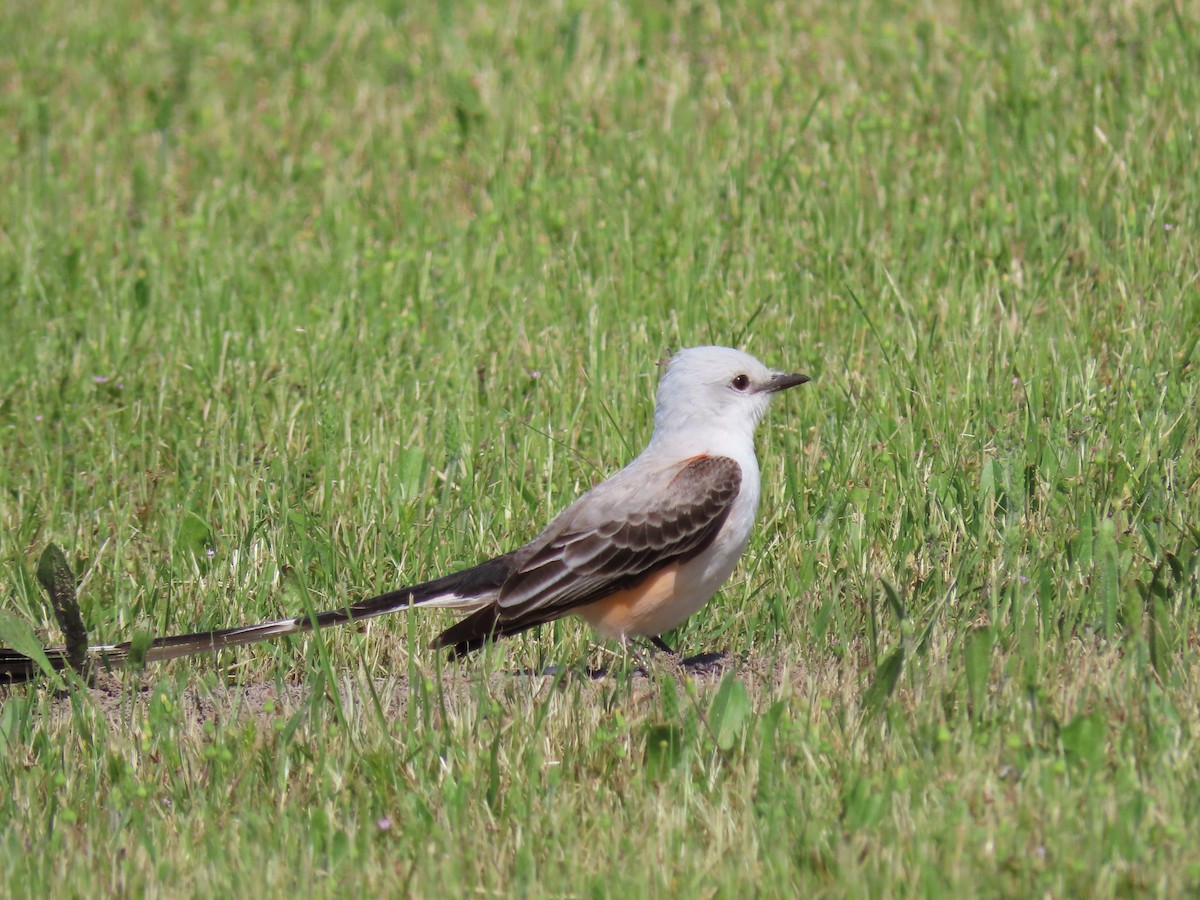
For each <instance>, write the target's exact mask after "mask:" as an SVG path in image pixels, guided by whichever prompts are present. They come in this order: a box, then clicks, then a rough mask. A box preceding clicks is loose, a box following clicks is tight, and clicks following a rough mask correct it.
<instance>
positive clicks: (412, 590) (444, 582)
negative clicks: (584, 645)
mask: <svg viewBox="0 0 1200 900" xmlns="http://www.w3.org/2000/svg"><path fill="white" fill-rule="evenodd" d="M509 571H510V567H509V564H508V556H507V555H506V556H500V557H497V558H496V559H492V560H489V561H488V562H485V563H481V564H480V565H478V566H474V567H472V568H470V569H464V570H463V571H461V572H456V573H454V574H453V575H447V576H445V577H444V578H438V579H435V580H434V581H426V582H424V583H422V584H417V585H412V586H411V587H405V588H400V589H399V590H395V591H389V592H388V593H386V594H380V595H379V596H378V597H371V598H370V599H367V600H360V601H359V602H358V603H354V604H351V605H349V606H345V607H342V608H341V609H332V610H329V611H327V612H322V613H317V614H315V615H313V616H295V617H293V618H290V619H276V620H275V621H273V622H260V623H258V624H257V625H241V626H238V627H235V628H221V629H218V630H216V631H198V632H195V633H193V634H177V635H172V636H170V637H162V638H155V639H154V640H152V641H150V643H149V645H147V646H146V649H145V653H144V655H143V654H142V653H141V652H140V651H139V652H138V653H137V654H136V655H137V656H138V657H140V658H141V659H142V660H143V661H144V662H148V663H150V662H163V661H165V660H168V659H178V658H179V657H181V656H194V655H196V654H200V653H214V652H216V651H217V650H223V649H225V648H227V647H241V646H244V645H246V644H255V643H258V642H259V641H266V640H270V639H271V638H274V637H280V636H281V635H285V634H304V633H306V632H309V631H312V630H313V629H315V628H329V627H331V626H333V625H342V624H345V623H347V622H362V621H365V620H367V619H374V618H376V617H378V616H386V615H388V614H389V613H395V612H400V611H402V610H406V609H409V608H410V607H413V606H431V607H444V608H448V609H457V610H463V611H466V612H473V611H476V610H479V609H481V608H483V607H484V606H486V605H487V604H488V603H490V602H491V600H492V598H493V597H494V596H495V593H496V592H497V591H498V590H499V588H500V585H501V584H503V583H504V579H505V578H506V577H508V573H509ZM434 645H435V646H443V644H441V643H440V642H439V641H435V642H434ZM45 654H46V658H47V659H48V660H49V661H50V665H51V666H53V668H54V669H55V671H62V670H63V669H65V668H67V665H68V663H67V651H66V650H65V649H64V648H61V647H50V648H47V649H46V650H45ZM134 656H135V651H134V642H133V641H123V642H121V643H119V644H96V645H93V646H90V647H88V649H87V659H88V663H89V665H90V666H92V667H93V668H94V667H99V668H101V669H105V668H109V669H116V668H121V667H122V666H125V665H128V664H129V663H130V662H131V661H132V659H133V658H134ZM41 674H42V669H41V666H39V664H38V662H37V661H36V660H34V659H32V658H31V657H28V656H25V655H23V654H21V653H17V652H16V651H14V650H4V649H0V684H15V683H19V682H23V681H30V680H32V679H34V678H36V677H38V676H39V675H41Z"/></svg>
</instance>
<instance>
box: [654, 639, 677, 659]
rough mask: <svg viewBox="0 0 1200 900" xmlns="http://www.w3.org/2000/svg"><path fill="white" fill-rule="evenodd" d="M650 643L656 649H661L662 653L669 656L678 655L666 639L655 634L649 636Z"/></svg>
mask: <svg viewBox="0 0 1200 900" xmlns="http://www.w3.org/2000/svg"><path fill="white" fill-rule="evenodd" d="M650 643H651V644H652V645H653V646H654V648H655V649H656V650H661V651H662V652H663V653H666V654H668V655H669V656H678V655H679V654H678V653H676V652H675V651H674V650H672V649H671V646H670V645H669V644H668V643H667V642H666V641H664V640H663V639H662V638H660V637H659V636H658V635H657V634H656V635H655V636H654V637H652V638H650Z"/></svg>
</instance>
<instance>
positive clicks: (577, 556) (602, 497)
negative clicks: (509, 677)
mask: <svg viewBox="0 0 1200 900" xmlns="http://www.w3.org/2000/svg"><path fill="white" fill-rule="evenodd" d="M741 484H742V469H741V466H739V465H738V464H737V463H736V462H735V461H734V460H732V459H729V458H728V457H724V456H698V457H695V458H693V459H691V460H688V461H686V462H684V463H681V464H680V465H679V466H678V467H671V468H667V469H664V470H662V471H661V472H660V473H659V474H658V476H657V478H655V477H651V478H648V479H647V478H645V477H639V478H637V479H636V481H634V480H633V479H630V480H629V481H628V482H618V481H617V480H616V479H614V480H613V482H611V483H609V484H605V485H601V488H604V490H601V489H600V488H597V489H596V490H594V491H592V492H591V493H590V494H587V495H585V496H584V497H581V498H580V499H579V500H578V501H577V502H576V503H575V504H573V505H572V506H571V507H569V508H568V509H567V510H565V511H564V512H563V513H562V515H560V516H559V517H558V518H557V519H556V520H555V521H554V522H553V523H551V525H550V526H549V527H548V528H547V529H546V531H545V532H544V533H543V534H542V535H541V536H539V537H538V538H537V539H536V540H535V541H534V542H533V543H532V544H530V545H528V547H527V548H525V549H526V551H527V553H518V554H517V556H518V560H519V561H518V563H517V565H516V566H515V567H514V569H513V571H512V573H511V574H510V575H509V577H508V578H507V579H506V580H505V581H504V584H503V585H502V586H501V588H500V594H499V597H498V599H497V612H498V616H497V619H498V623H499V625H500V628H501V630H502V631H504V632H508V631H513V630H521V629H522V628H524V627H529V626H530V625H533V624H539V623H542V622H548V621H550V620H551V619H557V618H558V617H559V616H561V615H563V614H564V613H566V612H567V611H568V610H570V609H572V608H573V607H576V606H582V605H584V604H586V603H591V602H593V601H595V600H600V599H602V598H604V597H607V596H608V595H609V594H612V593H614V592H616V591H619V590H622V589H624V588H627V587H630V586H632V585H634V584H637V583H638V582H639V581H641V580H642V579H644V578H646V577H647V576H648V575H650V574H652V573H653V572H654V571H656V570H657V569H660V568H662V567H664V566H667V565H670V564H672V563H675V562H682V561H684V560H687V559H690V558H691V557H693V556H695V555H696V554H698V553H700V552H701V551H703V550H704V549H705V548H707V547H708V545H709V544H710V543H712V540H713V538H714V537H716V534H717V532H718V531H720V529H721V525H722V524H724V522H725V519H726V518H727V517H728V515H729V510H730V508H731V507H732V505H733V501H734V500H735V499H736V498H737V495H738V491H739V490H740V488H741Z"/></svg>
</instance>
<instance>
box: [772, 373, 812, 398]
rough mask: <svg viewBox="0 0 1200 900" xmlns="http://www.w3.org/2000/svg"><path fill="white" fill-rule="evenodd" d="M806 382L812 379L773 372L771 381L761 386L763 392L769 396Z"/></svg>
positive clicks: (805, 376)
mask: <svg viewBox="0 0 1200 900" xmlns="http://www.w3.org/2000/svg"><path fill="white" fill-rule="evenodd" d="M808 381H812V379H811V378H809V377H808V376H807V375H788V374H787V373H786V372H775V373H774V374H773V375H772V376H771V380H770V381H768V382H767V383H766V385H764V386H763V390H764V391H766V392H767V393H769V394H778V393H779V392H780V391H786V390H787V389H788V388H793V387H795V386H796V385H798V384H804V383H805V382H808Z"/></svg>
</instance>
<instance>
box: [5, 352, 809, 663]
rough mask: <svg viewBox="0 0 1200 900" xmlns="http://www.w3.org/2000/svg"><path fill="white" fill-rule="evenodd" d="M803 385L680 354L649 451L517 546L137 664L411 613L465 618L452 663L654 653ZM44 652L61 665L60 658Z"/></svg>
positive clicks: (693, 599) (749, 494) (126, 648)
mask: <svg viewBox="0 0 1200 900" xmlns="http://www.w3.org/2000/svg"><path fill="white" fill-rule="evenodd" d="M808 380H809V378H808V376H807V375H789V374H787V373H784V372H776V371H774V370H772V369H768V368H767V367H766V366H764V365H763V364H762V363H761V362H759V361H758V360H757V359H755V358H754V357H752V356H749V355H747V354H745V353H741V352H739V351H737V350H731V349H729V348H727V347H695V348H692V349H690V350H681V351H680V352H678V353H676V354H675V355H674V356H672V357H671V359H670V360H669V361H668V363H667V368H666V372H665V373H664V374H663V377H662V380H661V381H660V383H659V386H658V405H657V407H656V408H655V411H654V433H653V434H652V435H651V437H650V443H649V444H648V445H647V446H646V449H645V450H643V451H642V453H641V455H640V456H638V457H637V459H635V460H634V461H633V462H631V463H630V464H629V465H627V466H626V467H625V468H624V469H622V470H621V471H620V472H618V473H617V474H615V475H614V476H612V478H609V479H608V480H607V481H603V482H601V483H600V484H598V485H597V486H596V487H594V488H592V490H590V491H588V492H587V493H586V494H584V495H583V496H582V497H580V498H579V499H578V500H576V501H575V502H574V503H572V504H571V505H570V506H568V507H567V508H566V509H565V510H563V512H561V513H559V515H557V516H556V517H555V518H554V519H553V520H552V521H551V522H550V524H549V525H547V526H546V528H545V529H544V530H543V531H542V533H541V534H539V535H538V536H537V537H535V538H534V539H533V540H532V541H530V542H529V543H527V544H525V545H524V546H523V547H520V548H518V549H516V550H513V551H512V552H510V553H505V554H504V555H503V556H497V557H496V558H495V559H491V560H488V561H487V562H484V563H480V564H479V565H477V566H474V567H472V568H470V569H464V570H463V571H461V572H455V573H454V574H452V575H446V576H444V577H442V578H437V579H435V580H433V581H426V582H424V583H422V584H417V585H412V586H411V587H405V588H400V589H399V590H395V591H391V592H389V593H387V594H382V595H380V596H378V597H373V598H371V599H369V600H361V601H359V602H358V603H354V604H351V605H349V606H347V607H344V608H342V609H336V610H331V611H329V612H324V613H319V614H317V615H314V616H312V617H308V616H299V617H296V618H291V619H281V620H279V621H275V622H264V623H262V624H260V625H247V626H243V627H240V628H226V629H223V630H220V631H208V632H201V633H198V634H187V635H178V636H175V637H167V638H159V639H157V640H155V641H153V642H152V643H151V644H150V647H149V650H148V651H147V652H146V655H145V659H146V660H147V661H155V660H163V659H173V658H175V657H178V656H187V655H189V654H193V653H203V652H208V651H213V650H218V649H220V648H223V647H234V646H239V645H242V644H250V643H254V642H256V641H261V640H266V639H268V638H271V637H275V636H277V635H284V634H296V633H299V632H305V631H310V630H312V629H313V628H314V627H316V628H325V627H328V626H330V625H336V624H339V623H342V622H350V621H355V622H357V621H361V620H363V619H370V618H374V617H375V616H382V615H386V614H388V613H393V612H398V611H400V610H405V609H408V608H409V607H411V606H428V607H442V608H446V609H454V610H460V611H462V612H465V613H467V614H468V615H467V616H466V617H465V618H463V619H462V620H460V621H459V622H457V623H456V624H454V625H452V626H451V627H449V628H447V629H446V630H445V631H443V632H442V633H441V634H440V635H438V637H437V638H436V639H435V640H434V642H433V646H435V647H448V648H450V649H451V651H452V653H453V654H454V655H461V654H465V653H470V652H472V651H474V650H478V649H479V648H480V647H482V646H483V645H484V644H485V643H487V642H488V641H491V640H495V639H496V638H500V637H506V636H508V635H512V634H517V633H519V632H522V631H525V630H526V629H529V628H533V627H534V626H536V625H541V624H543V623H546V622H550V621H553V620H554V619H558V618H561V617H563V616H565V615H568V614H575V615H579V616H581V617H582V618H583V619H584V620H585V621H587V622H588V623H589V624H590V625H591V626H592V627H593V628H594V629H595V630H596V631H597V632H599V633H600V634H601V635H602V636H604V637H606V638H615V639H617V640H621V641H625V640H627V639H628V638H631V637H646V638H650V639H652V640H653V641H654V643H655V644H656V646H659V647H665V646H666V645H665V644H663V643H662V642H661V639H660V638H659V635H661V634H662V633H663V632H665V631H669V630H671V629H672V628H674V627H675V626H677V625H679V624H680V623H682V622H683V621H684V620H685V619H687V618H688V617H689V616H690V615H692V613H694V612H696V610H698V609H699V608H700V607H701V606H703V605H704V604H705V603H706V602H708V599H709V598H710V597H712V595H713V594H715V593H716V592H717V589H718V588H719V587H720V586H721V585H722V584H723V583H724V582H725V579H726V578H728V577H729V574H730V573H731V572H732V571H733V567H734V566H735V565H736V564H737V561H738V559H739V558H740V557H741V555H742V551H744V550H745V549H746V543H747V541H749V539H750V530H751V528H752V527H753V525H754V516H755V512H756V511H757V509H758V495H759V471H758V458H757V457H756V456H755V454H754V431H755V428H756V427H757V425H758V423H759V421H760V420H761V419H762V417H763V414H764V413H766V411H767V406H768V405H769V403H770V400H771V397H772V395H774V394H776V393H778V392H779V391H782V390H786V389H787V388H790V387H795V386H796V385H798V384H804V383H805V382H806V381H808ZM130 649H131V647H130V644H129V643H128V642H126V643H123V644H112V645H107V646H97V647H92V648H90V650H89V655H90V656H91V657H92V658H93V659H97V660H98V661H99V662H100V664H101V665H109V666H118V665H122V664H124V663H125V662H127V661H128V659H129V656H130ZM47 654H48V655H49V656H50V658H51V660H52V662H54V664H55V665H56V666H58V667H60V668H61V667H62V666H63V665H65V661H64V658H63V653H62V652H61V651H56V650H49V651H47ZM55 654H57V655H55ZM36 671H37V670H36V667H35V666H34V665H33V664H32V662H31V661H30V660H29V659H27V658H26V657H24V656H20V655H19V654H16V653H12V652H11V651H0V681H4V680H6V677H7V679H8V680H18V681H19V680H24V678H28V677H31V676H32V675H33V674H35V673H36Z"/></svg>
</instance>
